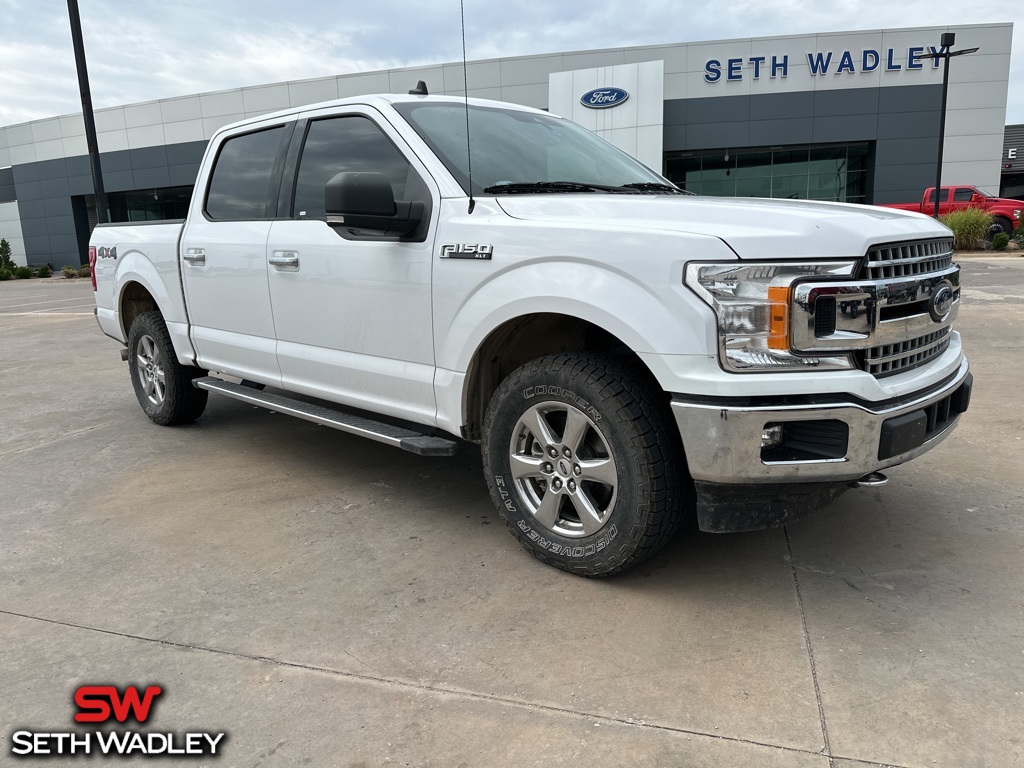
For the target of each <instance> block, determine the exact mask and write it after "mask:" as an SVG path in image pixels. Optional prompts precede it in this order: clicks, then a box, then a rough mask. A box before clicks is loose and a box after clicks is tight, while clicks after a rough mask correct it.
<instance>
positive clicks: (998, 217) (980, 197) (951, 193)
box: [884, 187, 1024, 235]
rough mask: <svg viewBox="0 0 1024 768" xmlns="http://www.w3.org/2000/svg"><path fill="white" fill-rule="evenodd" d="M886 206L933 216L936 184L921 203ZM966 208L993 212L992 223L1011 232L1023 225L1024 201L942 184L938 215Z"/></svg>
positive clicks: (971, 188) (1009, 233) (925, 193)
mask: <svg viewBox="0 0 1024 768" xmlns="http://www.w3.org/2000/svg"><path fill="white" fill-rule="evenodd" d="M884 207H885V208H895V209H896V210H900V211H914V212H915V213H924V214H927V215H928V216H931V215H933V214H934V213H935V187H928V189H926V190H925V191H924V195H923V196H922V198H921V202H919V203H887V204H886V205H885V206H884ZM964 208H977V209H979V210H982V211H985V212H986V213H990V214H992V222H993V223H994V224H996V225H998V226H999V229H1000V230H1002V231H1003V232H1005V233H1006V234H1008V235H1012V234H1013V230H1015V229H1016V228H1017V227H1019V226H1020V224H1021V219H1020V215H1021V209H1024V203H1022V202H1021V201H1020V200H1010V199H1008V198H1005V197H993V196H992V195H988V194H986V193H984V192H982V191H981V190H980V189H978V188H977V187H939V215H940V216H945V215H946V214H947V213H952V212H953V211H962V210H963V209H964Z"/></svg>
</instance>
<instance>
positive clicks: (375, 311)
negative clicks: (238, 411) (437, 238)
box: [266, 107, 438, 424]
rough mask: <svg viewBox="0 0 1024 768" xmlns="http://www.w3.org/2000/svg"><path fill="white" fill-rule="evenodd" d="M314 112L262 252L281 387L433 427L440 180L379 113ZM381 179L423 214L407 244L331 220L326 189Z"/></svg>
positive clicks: (355, 109)
mask: <svg viewBox="0 0 1024 768" xmlns="http://www.w3.org/2000/svg"><path fill="white" fill-rule="evenodd" d="M350 109H351V111H349V112H347V113H346V114H344V115H337V114H335V115H330V116H318V115H317V114H316V113H312V114H311V115H310V116H309V120H308V124H307V127H306V131H305V136H304V137H299V136H296V140H298V141H302V154H301V156H300V159H299V162H298V169H297V173H296V177H295V189H294V205H293V206H292V210H291V216H290V218H287V219H282V220H278V221H275V222H273V223H272V224H271V227H270V237H269V240H268V241H267V248H266V256H267V262H268V263H269V265H270V272H269V284H270V297H271V303H272V305H273V312H274V325H275V328H276V333H277V340H278V343H277V359H278V364H279V365H280V368H281V376H282V382H283V386H284V387H285V389H289V390H294V391H296V392H303V393H305V394H309V395H313V396H316V397H322V398H325V399H328V400H332V401H335V402H339V403H344V404H347V405H351V406H355V407H359V408H365V409H367V410H370V411H374V412H377V413H384V414H390V415H393V416H398V417H401V418H406V419H409V420H412V421H416V422H419V423H422V424H434V423H435V420H436V406H435V401H434V388H433V380H434V347H433V333H432V317H431V297H430V281H431V264H432V259H431V256H432V252H433V238H434V231H435V225H434V223H433V221H432V217H436V211H437V207H438V206H437V205H436V204H434V200H435V199H436V198H437V192H436V191H434V186H433V181H432V180H431V179H430V177H429V175H428V174H427V173H426V172H425V169H424V168H423V167H422V166H421V165H420V164H419V162H418V161H417V160H416V159H415V158H414V157H413V155H412V153H411V152H410V151H409V150H408V147H407V146H406V145H405V143H404V142H403V141H402V139H401V137H400V136H399V135H398V134H397V133H396V132H395V131H394V129H393V128H391V126H390V125H388V124H387V123H386V122H385V121H384V120H383V119H382V118H381V117H380V115H379V113H377V112H375V111H374V110H371V109H369V108H359V107H352V108H350ZM342 171H376V172H380V173H383V174H384V175H385V176H386V177H387V178H388V180H389V181H390V182H391V186H392V189H393V190H394V192H395V199H396V200H398V201H402V200H420V201H422V202H424V203H425V205H426V211H427V212H426V216H425V220H424V222H423V224H422V225H421V226H420V229H419V230H418V231H417V233H416V234H415V235H414V236H413V237H411V238H407V239H405V240H403V241H401V242H400V241H396V240H394V239H391V240H386V239H383V238H381V237H379V236H374V235H373V234H372V233H365V232H364V233H352V232H350V231H348V230H346V229H344V228H343V227H339V226H330V225H328V224H327V220H326V215H325V211H324V187H325V186H326V184H327V181H328V180H329V179H331V177H333V176H334V175H335V174H337V173H340V172H342Z"/></svg>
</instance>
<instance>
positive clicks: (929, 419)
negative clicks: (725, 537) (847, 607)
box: [672, 360, 973, 531]
mask: <svg viewBox="0 0 1024 768" xmlns="http://www.w3.org/2000/svg"><path fill="white" fill-rule="evenodd" d="M972 378H973V377H972V376H971V374H970V372H969V370H968V365H967V361H966V360H962V361H961V363H960V367H959V369H958V370H957V371H956V373H954V374H953V375H952V376H951V377H949V378H948V379H947V380H945V381H944V382H943V383H942V384H940V385H938V386H936V387H932V388H930V389H927V390H924V391H923V392H915V393H913V394H911V395H908V396H906V397H903V398H898V399H896V400H890V401H887V402H885V403H879V404H872V403H865V402H857V401H854V400H853V399H852V398H834V397H830V396H822V397H821V398H814V397H801V398H799V402H795V403H790V402H787V401H786V400H785V399H782V398H773V399H771V400H770V401H768V402H759V401H757V400H756V399H748V402H750V403H751V404H742V405H738V404H736V403H735V402H734V401H733V402H730V401H728V400H726V399H719V398H693V399H688V398H685V397H683V396H677V397H675V398H674V399H673V401H672V411H673V413H674V415H675V418H676V423H677V425H678V428H679V433H680V435H681V436H682V440H683V446H684V449H685V451H686V460H687V464H688V466H689V471H690V475H691V476H692V477H693V479H694V482H695V484H696V487H697V497H698V498H697V503H698V515H699V517H700V518H701V519H700V523H701V528H702V529H704V530H721V531H725V530H753V529H758V528H766V527H773V526H778V525H784V524H786V523H788V522H791V521H792V520H795V519H797V518H798V517H802V516H803V513H805V512H806V511H809V509H810V508H813V507H815V506H821V505H822V504H824V503H828V502H829V501H831V500H832V499H834V498H835V497H837V496H838V495H839V494H840V493H842V491H843V490H845V488H846V487H847V486H848V485H849V483H851V482H853V481H855V480H858V479H860V478H862V477H864V476H865V475H868V474H870V473H871V472H875V471H877V470H880V469H885V468H886V467H892V466H895V465H897V464H902V463H904V462H906V461H909V460H910V459H913V458H915V457H916V456H920V455H921V454H923V453H925V452H926V451H929V450H931V449H932V448H934V447H935V446H936V445H938V444H939V443H940V442H942V441H943V440H944V439H945V438H946V437H947V436H948V435H949V434H950V433H951V432H952V431H953V429H954V428H955V427H956V425H957V423H958V422H959V418H960V414H961V413H963V412H964V411H966V410H967V406H968V404H969V402H970V392H971V384H972ZM791 422H792V423H794V431H795V428H796V424H801V423H803V424H807V423H810V424H811V425H812V426H816V425H819V424H824V425H834V427H836V428H838V430H836V429H833V433H835V434H838V435H840V437H841V436H842V435H844V433H845V446H843V445H842V443H841V441H840V440H835V441H833V442H832V443H831V444H830V446H829V447H828V450H825V451H823V453H828V452H829V451H830V450H831V451H832V452H833V453H834V455H831V456H828V457H813V456H800V452H799V451H797V452H796V453H795V454H794V452H793V451H790V452H789V455H788V456H786V455H785V452H782V453H783V459H782V460H774V458H773V456H778V455H779V452H776V453H775V454H772V453H771V452H763V451H762V433H763V431H764V429H765V427H766V426H767V425H771V424H774V425H780V424H781V425H783V429H786V427H785V426H784V425H786V424H788V423H791ZM844 424H845V428H843V427H842V425H844ZM830 428H831V427H830ZM833 436H834V435H833ZM837 444H838V445H840V446H841V447H840V448H839V449H838V450H835V447H836V445H837ZM713 518H714V519H713Z"/></svg>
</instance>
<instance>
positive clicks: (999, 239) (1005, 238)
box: [992, 232, 1010, 251]
mask: <svg viewBox="0 0 1024 768" xmlns="http://www.w3.org/2000/svg"><path fill="white" fill-rule="evenodd" d="M1009 244H1010V236H1009V235H1008V234H1006V233H1005V232H997V233H996V234H995V236H994V237H993V238H992V247H993V248H995V249H996V250H997V251H1005V250H1006V246H1007V245H1009Z"/></svg>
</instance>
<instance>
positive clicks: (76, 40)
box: [68, 0, 108, 224]
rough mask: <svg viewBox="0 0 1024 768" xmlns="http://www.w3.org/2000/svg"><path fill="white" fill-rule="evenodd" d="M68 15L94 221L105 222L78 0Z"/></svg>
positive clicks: (70, 2) (72, 1) (71, 2)
mask: <svg viewBox="0 0 1024 768" xmlns="http://www.w3.org/2000/svg"><path fill="white" fill-rule="evenodd" d="M68 17H69V18H70V20H71V43H72V45H73V46H74V48H75V64H76V65H77V66H78V90H79V91H80V92H81V94H82V119H83V120H85V143H86V145H87V146H88V148H89V164H90V165H91V166H92V186H93V190H94V191H95V193H96V221H97V223H99V224H106V223H107V218H108V217H107V193H106V192H104V190H103V169H102V168H101V167H100V150H99V146H98V145H97V143H96V118H95V116H94V115H93V111H92V92H91V91H90V89H89V70H88V69H86V66H85V44H84V43H83V42H82V20H81V18H80V17H79V15H78V0H68Z"/></svg>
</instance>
